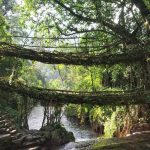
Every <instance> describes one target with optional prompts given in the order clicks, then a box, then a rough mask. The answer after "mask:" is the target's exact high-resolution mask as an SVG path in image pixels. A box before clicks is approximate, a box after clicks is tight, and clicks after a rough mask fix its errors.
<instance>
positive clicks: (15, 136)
mask: <svg viewBox="0 0 150 150" xmlns="http://www.w3.org/2000/svg"><path fill="white" fill-rule="evenodd" d="M22 136H23V135H22V133H19V132H18V133H16V134H14V135H11V138H12V140H17V139H19V138H21V137H22Z"/></svg>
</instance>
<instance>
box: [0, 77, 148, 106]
mask: <svg viewBox="0 0 150 150" xmlns="http://www.w3.org/2000/svg"><path fill="white" fill-rule="evenodd" d="M0 89H1V90H4V91H9V92H16V93H18V94H21V95H22V96H29V97H30V98H34V99H38V100H42V101H51V102H53V103H62V104H66V103H74V104H83V103H86V104H92V105H101V106H102V105H127V104H150V97H149V96H150V91H138V90H137V91H114V92H111V91H99V92H74V91H65V90H51V89H43V88H38V87H29V86H26V85H24V84H22V83H20V82H17V81H14V82H12V83H11V84H9V80H8V79H4V78H0Z"/></svg>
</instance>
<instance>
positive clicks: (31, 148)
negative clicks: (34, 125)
mask: <svg viewBox="0 0 150 150" xmlns="http://www.w3.org/2000/svg"><path fill="white" fill-rule="evenodd" d="M19 150H41V148H40V146H35V147H30V148H21V149H19Z"/></svg>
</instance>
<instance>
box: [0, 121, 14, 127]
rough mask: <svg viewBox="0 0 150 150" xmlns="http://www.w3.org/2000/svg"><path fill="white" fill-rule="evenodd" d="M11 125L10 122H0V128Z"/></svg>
mask: <svg viewBox="0 0 150 150" xmlns="http://www.w3.org/2000/svg"><path fill="white" fill-rule="evenodd" d="M11 125H12V123H11V122H3V123H1V124H0V128H3V127H10V126H11Z"/></svg>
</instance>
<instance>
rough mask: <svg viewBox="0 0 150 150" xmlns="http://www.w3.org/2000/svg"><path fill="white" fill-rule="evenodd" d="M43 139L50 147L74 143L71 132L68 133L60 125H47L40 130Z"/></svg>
mask: <svg viewBox="0 0 150 150" xmlns="http://www.w3.org/2000/svg"><path fill="white" fill-rule="evenodd" d="M41 131H42V133H43V135H44V137H45V138H46V139H47V141H48V142H50V143H51V144H52V145H63V144H66V143H68V142H72V141H75V138H74V135H73V133H72V132H68V131H67V130H66V129H65V128H64V127H62V126H61V125H55V126H54V125H47V126H45V127H43V128H42V129H41Z"/></svg>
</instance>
